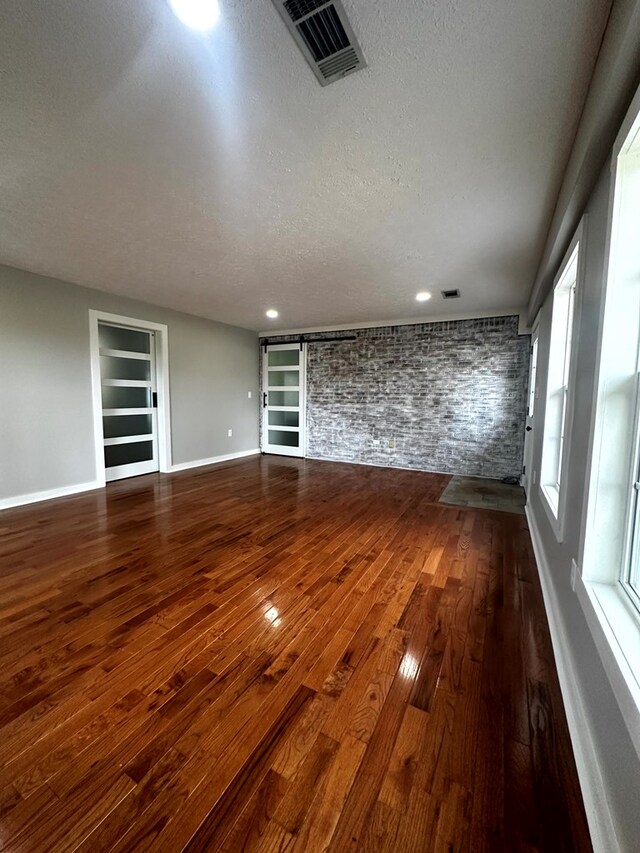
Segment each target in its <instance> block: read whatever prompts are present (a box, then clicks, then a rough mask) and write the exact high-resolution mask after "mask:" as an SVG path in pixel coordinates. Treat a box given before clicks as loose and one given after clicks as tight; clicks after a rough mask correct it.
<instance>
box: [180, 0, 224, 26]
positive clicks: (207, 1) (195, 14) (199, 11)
mask: <svg viewBox="0 0 640 853" xmlns="http://www.w3.org/2000/svg"><path fill="white" fill-rule="evenodd" d="M169 4H170V5H171V8H172V9H173V11H174V13H175V15H176V17H177V18H179V19H180V20H181V21H182V23H183V24H185V25H186V26H187V27H191V29H193V30H201V31H202V32H206V31H207V30H210V29H212V28H213V27H215V25H216V24H217V23H218V20H219V18H220V6H219V5H218V0H169Z"/></svg>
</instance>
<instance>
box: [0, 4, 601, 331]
mask: <svg viewBox="0 0 640 853" xmlns="http://www.w3.org/2000/svg"><path fill="white" fill-rule="evenodd" d="M220 5H221V7H222V20H221V22H220V24H219V25H218V27H217V28H216V29H215V30H214V31H213V32H212V33H210V34H208V35H207V36H203V35H201V34H198V33H194V32H192V31H190V30H187V29H186V28H185V27H184V26H183V25H181V24H180V23H179V22H178V20H177V19H176V18H175V17H174V16H173V14H172V13H171V11H170V9H169V7H168V5H167V3H166V0H109V2H105V0H2V4H1V6H0V115H1V117H2V118H1V123H0V262H1V263H5V264H9V265H12V266H16V267H21V268H23V269H27V270H32V271H35V272H39V273H43V274H47V275H51V276H55V277H58V278H63V279H66V280H68V281H73V282H77V283H78V284H84V285H87V286H89V287H94V288H100V289H102V290H107V291H112V292H115V293H120V294H124V295H127V296H132V297H136V298H139V299H144V300H147V301H150V302H154V303H157V304H160V305H166V306H170V307H173V308H178V309H180V310H183V311H188V312H191V313H194V314H198V315H202V316H206V317H211V318H214V319H218V320H222V321H224V322H227V323H233V324H236V325H240V326H245V327H247V328H253V329H263V328H264V327H265V326H266V325H268V321H266V320H265V317H264V312H265V309H266V308H268V307H270V306H275V307H276V308H278V309H279V310H280V318H279V320H277V321H275V323H274V324H273V325H274V328H276V327H277V328H293V327H310V326H322V325H334V324H339V323H343V322H344V323H355V322H361V321H362V322H367V321H376V320H389V319H394V318H408V317H413V316H416V317H420V316H427V315H434V314H438V313H442V314H444V313H450V312H451V306H452V303H450V302H448V303H447V302H444V301H442V300H441V299H440V298H439V291H440V290H441V289H444V288H460V289H461V291H462V298H461V299H460V300H458V301H457V302H456V303H453V305H454V306H455V308H456V310H460V311H463V312H474V311H487V310H504V309H506V308H514V307H520V306H524V305H525V304H526V302H527V297H528V294H529V290H530V287H531V284H532V281H533V277H534V275H535V271H536V266H537V261H538V260H539V256H540V252H541V250H542V246H543V243H544V238H545V236H546V230H547V228H548V225H549V221H550V217H551V214H552V212H553V206H554V201H555V197H556V194H557V191H558V188H559V185H560V181H561V178H562V172H563V168H564V165H565V163H566V160H567V157H568V154H569V151H570V148H571V143H572V140H573V135H574V133H575V129H576V125H577V121H578V119H579V115H580V110H581V105H582V103H583V100H584V96H585V93H586V90H587V87H588V83H589V79H590V75H591V72H592V69H593V65H594V62H595V58H596V54H597V50H598V45H599V42H600V38H601V35H602V31H603V28H604V24H605V20H606V14H607V11H608V6H609V2H608V0H535V2H532V0H430V2H425V0H402V2H399V0H344V5H345V8H346V9H347V12H348V14H349V17H350V19H351V22H352V24H353V27H354V29H355V32H356V34H357V36H358V38H359V41H360V43H361V45H362V47H363V50H364V52H365V55H366V58H367V61H368V63H369V67H368V68H367V69H365V70H364V71H360V72H358V73H357V74H354V75H353V76H351V77H348V78H347V79H345V80H343V81H340V82H338V83H335V84H333V85H331V86H328V87H326V88H324V89H323V88H321V87H320V86H319V85H318V83H317V82H316V80H315V78H314V76H313V74H312V72H311V70H310V69H309V68H308V66H307V65H306V63H305V61H304V59H303V58H302V56H301V55H300V53H299V51H298V48H297V47H296V45H295V44H294V42H293V40H292V39H291V36H290V35H289V33H288V32H287V31H286V29H285V27H284V25H283V23H282V21H281V20H280V18H279V16H278V14H277V12H276V10H275V9H274V8H273V5H272V3H271V0H220ZM425 288H426V289H430V290H432V291H433V292H434V294H435V296H436V298H434V299H433V300H432V301H431V302H430V303H427V305H426V306H425V305H419V304H417V303H416V302H415V299H414V296H415V293H416V291H417V290H420V289H425Z"/></svg>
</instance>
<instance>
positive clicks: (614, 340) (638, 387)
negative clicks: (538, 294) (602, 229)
mask: <svg viewBox="0 0 640 853" xmlns="http://www.w3.org/2000/svg"><path fill="white" fill-rule="evenodd" d="M639 143H640V89H639V90H638V92H637V93H636V96H635V98H634V100H633V102H632V104H631V108H630V110H629V112H628V114H627V116H626V118H625V120H624V122H623V124H622V127H621V129H620V132H619V134H618V137H617V139H616V142H615V145H614V149H613V158H612V173H613V174H612V181H611V191H610V199H609V218H608V230H607V242H606V249H605V267H604V269H605V277H604V282H603V294H602V299H601V316H600V324H599V328H600V332H599V337H598V341H597V347H598V352H597V362H596V364H597V376H596V387H595V392H594V393H595V396H594V406H593V420H592V424H591V443H590V451H589V458H588V476H587V482H586V486H585V500H584V512H583V518H582V536H581V545H580V553H579V556H578V560H579V566H580V567H581V568H580V569H579V570H578V572H577V576H576V583H575V589H576V593H577V595H578V599H579V601H580V603H581V605H582V608H583V611H584V614H585V617H586V619H587V623H588V625H589V628H590V631H591V633H592V635H593V638H594V641H595V644H596V647H597V649H598V652H599V654H600V658H601V660H602V663H603V666H604V668H605V671H606V673H607V676H608V678H609V681H610V683H611V686H612V688H613V691H614V694H615V696H616V699H617V701H618V705H619V707H620V710H621V713H622V716H623V718H624V720H625V723H626V725H627V728H628V730H629V733H630V736H631V740H632V742H633V744H634V746H635V749H636V751H637V753H638V756H639V757H640V610H639V609H638V600H637V595H635V594H630V593H631V591H630V590H629V588H628V583H627V581H628V572H629V566H630V562H631V548H632V544H633V538H632V531H633V529H634V513H635V514H637V515H638V522H637V523H638V526H639V527H638V528H637V529H638V530H639V532H640V513H637V512H636V510H637V504H638V497H637V495H634V492H633V484H634V482H637V479H638V476H639V475H640V472H639V467H638V466H639V465H640V459H639V457H640V373H639V369H640V291H639V289H638V287H637V286H636V283H637V277H636V274H635V264H636V262H637V261H636V257H637V256H636V255H635V254H633V253H634V252H637V238H636V240H635V241H634V235H635V222H636V220H637V218H638V216H637V213H636V209H637V206H638V200H637V199H638V197H639V195H638V189H639V187H640V184H639V181H640V170H639V167H638V164H637V163H635V164H634V163H633V161H630V160H628V159H627V155H630V154H631V149H632V148H633V149H634V152H635V150H636V148H637V146H639ZM636 156H638V157H639V158H640V151H639V152H638V155H636V154H635V153H634V154H633V157H634V159H635V157H636ZM628 167H629V172H631V174H632V178H631V179H629V172H627V171H626V170H627V168H628ZM627 180H632V181H633V191H632V193H631V194H629V193H628V187H629V186H630V185H631V184H627V183H626V182H627ZM630 199H631V201H630ZM626 204H630V205H631V209H630V211H629V210H627V209H626V208H625V205H626ZM630 235H631V238H630ZM626 246H633V250H632V254H631V256H628V255H625V249H624V247H626ZM629 257H630V258H631V267H629ZM630 269H631V274H629V273H630ZM630 283H631V284H630ZM630 408H632V410H633V414H632V415H631V414H630Z"/></svg>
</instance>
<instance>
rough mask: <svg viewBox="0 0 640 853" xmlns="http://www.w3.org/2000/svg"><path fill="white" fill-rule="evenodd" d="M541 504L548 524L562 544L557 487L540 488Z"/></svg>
mask: <svg viewBox="0 0 640 853" xmlns="http://www.w3.org/2000/svg"><path fill="white" fill-rule="evenodd" d="M540 497H541V498H542V500H541V503H542V506H543V507H544V510H545V512H546V514H547V518H548V519H549V524H550V525H551V528H552V530H553V532H554V533H555V536H556V539H557V541H558V542H562V537H563V530H562V519H561V515H560V490H559V489H558V487H557V486H548V485H544V486H543V485H541V486H540Z"/></svg>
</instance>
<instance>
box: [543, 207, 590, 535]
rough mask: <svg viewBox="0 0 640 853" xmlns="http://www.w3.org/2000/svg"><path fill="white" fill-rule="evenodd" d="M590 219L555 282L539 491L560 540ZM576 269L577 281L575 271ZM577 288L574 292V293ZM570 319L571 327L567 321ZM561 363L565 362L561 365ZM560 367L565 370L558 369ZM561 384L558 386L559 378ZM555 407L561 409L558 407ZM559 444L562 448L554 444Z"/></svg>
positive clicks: (575, 235) (584, 218) (568, 250)
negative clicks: (560, 399) (559, 399)
mask: <svg viewBox="0 0 640 853" xmlns="http://www.w3.org/2000/svg"><path fill="white" fill-rule="evenodd" d="M585 236H586V216H584V217H583V218H582V221H581V222H580V225H579V226H578V230H577V231H576V233H575V234H574V237H573V239H572V241H571V243H570V245H569V248H568V249H567V252H566V254H565V256H564V258H563V260H562V263H561V265H560V270H559V272H558V274H557V275H556V277H555V279H554V283H553V310H552V318H551V340H550V344H549V360H548V362H549V363H548V366H547V381H546V389H545V410H544V421H543V427H542V458H541V464H540V482H539V492H540V497H541V503H542V505H543V507H544V509H545V511H546V513H547V516H548V518H549V523H550V524H551V527H552V529H553V532H554V534H555V537H556V539H557V540H558V542H562V541H563V539H564V520H565V516H566V504H567V471H568V468H569V460H570V458H571V435H572V427H573V412H574V399H575V385H576V363H577V358H576V351H577V348H578V330H579V327H580V315H581V307H582V291H583V286H582V282H583V280H584V258H585ZM574 267H575V279H574V276H573V269H574ZM572 288H573V291H572ZM561 299H566V300H568V305H567V309H566V317H565V319H564V324H563V325H562V326H561V327H560V328H559V327H558V322H559V320H560V319H561V317H562V316H564V312H563V314H562V315H561V314H560V313H559V312H560V309H559V307H558V306H559V305H560V300H561ZM568 321H570V324H569V326H568V327H566V325H565V324H566V323H567V322H568ZM560 359H561V362H560ZM560 368H561V370H560ZM560 372H561V374H562V376H561V382H558V376H559V375H560ZM560 393H562V394H563V402H562V404H560V417H559V419H558V418H557V417H556V418H552V417H551V416H550V415H551V407H552V406H553V405H554V398H555V397H556V396H557V395H559V394H560ZM555 405H558V404H557V403H555ZM556 445H559V447H558V449H557V450H556V449H555V446H556Z"/></svg>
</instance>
